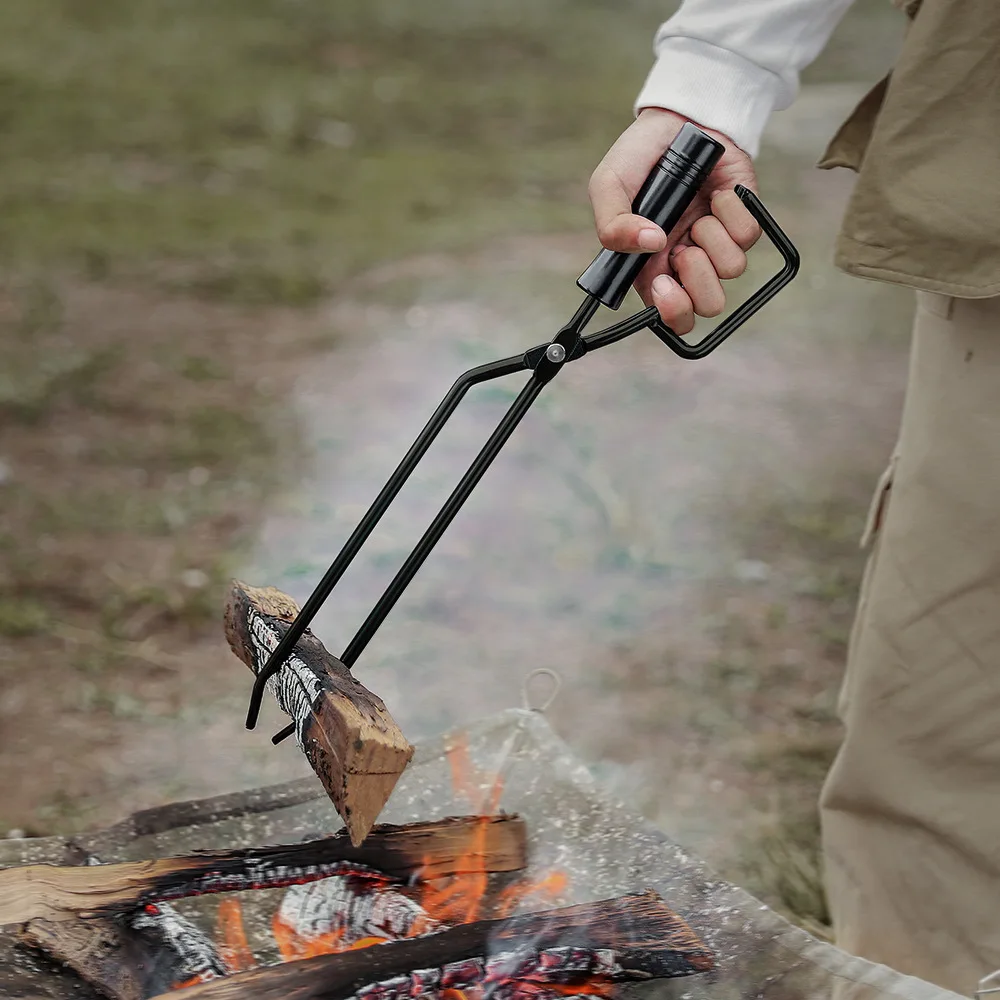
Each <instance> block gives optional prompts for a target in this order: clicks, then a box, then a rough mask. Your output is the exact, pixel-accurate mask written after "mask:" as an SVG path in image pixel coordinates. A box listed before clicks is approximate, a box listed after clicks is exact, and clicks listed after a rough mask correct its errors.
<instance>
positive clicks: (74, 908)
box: [0, 585, 713, 1000]
mask: <svg viewBox="0 0 1000 1000" xmlns="http://www.w3.org/2000/svg"><path fill="white" fill-rule="evenodd" d="M294 612H295V608H294V605H292V604H291V602H290V601H289V600H288V599H287V598H285V597H284V595H281V594H279V593H278V592H276V591H257V590H254V589H252V588H245V587H243V586H242V585H240V586H237V587H235V588H234V591H233V595H232V596H231V599H230V603H229V605H228V606H227V614H226V621H227V634H228V635H229V639H230V644H231V645H232V646H233V648H234V650H235V651H236V652H237V653H238V655H240V657H241V658H242V659H244V661H245V662H247V663H248V664H249V665H250V666H251V667H252V668H254V669H259V667H260V664H261V663H262V662H263V661H264V660H265V659H266V657H267V656H268V654H269V649H270V648H273V645H274V644H275V643H276V642H277V641H278V638H279V637H280V634H281V629H282V627H283V626H285V627H286V626H287V621H288V619H289V617H293V616H294ZM339 668H342V664H339V661H337V660H335V658H333V657H332V656H330V654H329V653H328V652H327V651H326V650H325V649H324V648H323V646H322V644H321V643H319V641H318V640H316V639H315V638H314V637H313V636H311V635H310V634H307V635H306V636H304V637H303V642H302V644H301V645H300V646H296V656H294V657H292V658H291V660H290V661H289V666H288V668H287V669H288V670H289V671H290V673H288V674H287V675H286V676H282V674H279V675H277V676H276V677H275V678H274V684H273V685H272V690H273V692H274V694H275V696H276V698H277V700H278V702H279V705H281V707H283V708H285V709H286V711H287V712H288V714H289V715H291V716H292V718H293V721H295V724H296V727H297V735H298V737H299V745H300V747H301V748H302V749H303V751H304V752H305V753H306V756H307V757H308V758H309V760H310V762H311V763H312V765H313V767H314V769H315V770H316V771H317V774H318V775H319V776H320V778H321V780H322V782H323V786H324V788H325V789H326V791H327V793H328V795H329V796H330V799H331V801H332V802H333V803H334V805H335V807H336V808H337V810H338V812H340V814H341V818H342V819H344V821H345V828H344V829H343V831H341V832H340V833H337V834H334V835H333V836H329V837H324V838H321V839H318V840H310V841H306V842H301V843H297V844H285V845H280V846H265V847H260V848H251V849H241V850H229V851H198V852H195V853H192V854H188V855H180V856H174V857H168V858H159V859H155V860H145V861H129V862H122V863H115V864H103V863H102V860H101V858H100V857H98V856H96V855H95V854H90V855H88V856H87V857H86V858H85V859H83V860H84V863H83V864H80V865H78V866H73V867H60V866H54V865H24V866H20V867H13V868H8V869H4V870H0V925H10V924H17V925H19V926H20V928H21V930H20V940H21V942H22V946H27V947H29V948H32V949H36V950H40V951H43V952H45V953H47V954H48V955H49V956H50V957H52V958H55V959H56V960H58V961H59V962H61V963H63V964H64V965H65V966H68V967H69V968H70V969H72V970H73V971H74V972H76V973H77V974H78V975H79V976H80V977H82V978H83V979H84V980H86V981H87V982H88V983H89V984H90V985H91V986H92V987H94V988H95V989H96V990H98V991H99V992H100V993H101V994H103V995H104V996H106V997H109V998H111V1000H150V998H153V997H170V998H176V1000H187V998H195V997H198V998H210V1000H226V998H229V997H233V998H235V997H237V996H238V997H255V998H256V997H275V998H277V997H288V996H294V997H296V998H316V1000H320V998H324V1000H486V998H487V997H489V998H493V1000H564V998H567V997H576V996H581V997H582V996H595V995H596V996H602V997H612V996H613V995H614V993H615V990H616V989H617V988H618V986H619V984H621V983H624V982H628V981H634V980H645V979H650V978H656V977H673V976H688V975H693V974H697V973H702V972H705V971H707V970H709V969H711V968H712V966H713V957H712V954H711V952H710V951H709V949H708V948H707V947H706V946H705V945H704V944H703V943H702V942H701V941H700V940H699V939H698V937H697V936H696V935H695V934H694V932H693V931H692V930H691V928H690V927H689V926H688V925H687V924H686V923H685V922H684V920H682V919H681V917H679V916H678V915H677V914H675V913H674V912H672V911H671V910H670V909H669V908H668V906H667V905H666V903H665V902H664V901H663V900H662V899H661V898H660V897H659V896H658V895H656V894H655V893H653V892H648V891H647V892H638V893H632V894H627V895H621V896H617V897H612V898H607V899H601V900H597V901H593V902H586V903H576V904H575V905H574V904H573V902H572V901H573V900H574V899H578V898H581V897H582V898H585V897H586V889H587V887H586V886H573V885H572V884H571V879H570V876H569V874H568V873H567V872H566V871H563V870H560V869H558V868H553V869H552V870H549V871H547V872H544V873H542V874H541V875H540V876H539V875H537V874H536V875H533V876H532V877H529V876H528V874H527V868H528V860H529V849H528V842H529V831H528V829H527V825H526V823H525V821H524V820H523V819H522V818H521V817H520V816H518V815H509V814H504V813H503V812H502V811H500V802H501V798H502V793H503V777H502V774H500V773H485V772H483V771H481V770H479V769H477V767H476V766H475V765H474V764H473V761H472V757H471V755H470V753H469V751H468V748H467V746H466V745H465V743H464V742H463V741H462V740H461V739H455V740H454V742H453V744H452V745H451V747H450V749H449V751H448V763H449V766H450V777H451V786H452V787H451V793H450V797H449V798H450V801H452V802H456V803H464V804H465V805H466V806H467V808H468V812H467V814H465V815H459V816H453V817H451V818H448V819H445V820H437V821H428V822H415V823H408V824H404V825H388V824H382V825H374V826H373V825H372V823H373V819H374V817H375V815H377V812H378V811H379V810H380V809H381V807H382V805H384V802H385V799H386V798H388V795H389V794H390V793H391V790H392V787H393V786H394V785H395V783H396V780H397V779H398V777H399V775H400V774H401V773H402V771H403V769H405V766H406V764H407V763H408V762H409V760H410V757H411V756H412V748H411V747H410V746H409V744H408V743H407V742H406V741H405V739H404V738H403V737H402V734H401V733H400V732H399V731H398V728H397V727H396V726H395V723H394V722H393V721H392V719H391V717H390V716H389V714H388V712H387V711H386V709H385V706H384V705H383V704H382V702H381V701H380V700H379V699H378V698H377V696H375V695H373V694H372V693H371V692H369V691H367V690H366V689H365V688H363V687H362V686H361V685H360V684H359V683H358V682H357V681H355V680H354V678H353V677H351V676H350V675H349V673H348V672H347V671H346V668H343V669H339ZM385 765H388V769H386V767H385Z"/></svg>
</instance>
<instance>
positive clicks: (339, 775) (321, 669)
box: [225, 581, 413, 845]
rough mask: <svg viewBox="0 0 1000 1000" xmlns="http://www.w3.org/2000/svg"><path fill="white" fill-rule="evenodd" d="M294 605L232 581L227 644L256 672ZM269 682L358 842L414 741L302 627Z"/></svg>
mask: <svg viewBox="0 0 1000 1000" xmlns="http://www.w3.org/2000/svg"><path fill="white" fill-rule="evenodd" d="M298 611H299V608H298V605H297V604H296V603H295V602H294V601H293V600H292V599H291V598H290V597H288V596H287V595H285V594H283V593H281V591H279V590H276V589H275V588H273V587H264V588H258V587H250V586H248V585H247V584H245V583H240V582H239V581H236V582H234V583H233V586H232V589H231V591H230V594H229V599H228V601H227V602H226V611H225V624H226V638H227V639H228V640H229V645H230V647H231V648H232V650H233V652H234V653H235V654H236V655H237V656H238V657H239V658H240V659H241V660H242V661H243V662H244V663H245V664H246V665H247V666H248V667H250V669H251V670H252V671H253V672H254V673H255V674H257V673H259V672H260V670H261V669H262V668H263V666H264V664H265V663H266V662H267V659H268V657H269V656H270V654H271V652H272V651H273V650H274V648H275V647H276V646H277V644H278V641H279V640H280V638H281V637H282V635H284V633H285V632H286V631H287V630H288V627H289V624H290V623H291V622H292V621H293V619H294V618H295V616H296V615H297V614H298ZM268 687H269V688H270V690H271V692H272V693H273V694H274V696H275V699H276V700H277V702H278V706H279V707H280V708H281V709H282V711H284V712H285V713H286V714H288V715H289V716H291V718H292V722H293V723H294V725H295V734H296V737H297V739H298V744H299V748H300V749H301V750H302V751H303V753H305V755H306V757H307V759H308V760H309V763H310V764H311V765H312V768H313V770H314V771H315V772H316V774H317V775H318V776H319V779H320V781H322V783H323V787H324V788H325V789H326V792H327V795H329V796H330V799H331V801H332V802H333V804H334V806H335V807H336V809H337V812H338V813H340V816H341V818H342V819H343V820H344V823H345V824H346V825H347V830H348V833H349V834H350V836H351V842H352V843H353V844H355V845H358V844H360V843H361V841H362V840H364V838H365V837H366V836H367V834H368V831H369V830H370V829H371V827H372V825H373V824H374V822H375V820H376V819H377V818H378V814H379V813H380V812H381V811H382V808H383V806H384V805H385V804H386V802H387V801H388V799H389V796H390V795H391V794H392V790H393V788H395V786H396V782H397V781H398V780H399V777H400V775H401V774H402V773H403V771H404V770H405V768H406V766H407V764H409V762H410V759H411V758H412V757H413V747H412V746H411V745H410V744H409V742H408V741H407V740H406V738H405V737H404V736H403V734H402V732H400V730H399V727H398V726H397V725H396V723H395V721H393V718H392V716H391V715H390V714H389V712H388V710H387V709H386V707H385V704H384V703H383V701H382V699H381V698H379V697H378V696H377V695H375V694H372V692H371V691H369V690H368V689H367V688H365V687H364V686H363V685H362V684H361V683H360V682H359V681H357V680H355V678H354V677H353V676H352V674H351V672H350V671H349V670H348V669H347V667H345V666H344V664H343V663H341V662H340V660H338V659H337V658H336V657H335V656H333V655H332V654H331V653H330V652H328V650H327V649H326V647H325V646H324V645H323V644H322V643H321V642H320V641H319V639H317V638H316V636H314V635H313V634H312V632H310V631H308V630H307V631H306V633H305V634H304V635H303V636H302V638H301V639H299V641H298V643H296V646H295V650H294V652H293V654H292V656H290V657H289V658H288V660H286V661H285V663H284V664H283V665H282V667H281V670H280V671H278V673H277V674H276V675H275V676H274V677H273V678H272V679H271V680H270V681H269V682H268Z"/></svg>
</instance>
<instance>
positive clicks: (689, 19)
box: [635, 0, 853, 156]
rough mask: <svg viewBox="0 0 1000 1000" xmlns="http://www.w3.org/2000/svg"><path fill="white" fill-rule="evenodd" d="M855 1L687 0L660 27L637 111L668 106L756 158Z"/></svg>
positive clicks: (637, 104)
mask: <svg viewBox="0 0 1000 1000" xmlns="http://www.w3.org/2000/svg"><path fill="white" fill-rule="evenodd" d="M852 3H853V0H684V2H683V3H682V4H681V7H680V9H679V10H678V11H677V13H676V14H675V15H674V16H673V17H672V18H670V20H669V21H667V22H666V23H664V24H662V25H661V26H660V29H659V31H658V32H657V33H656V42H655V51H656V62H655V63H654V64H653V68H652V70H651V71H650V73H649V76H648V77H647V78H646V82H645V84H644V86H643V88H642V91H641V92H640V94H639V96H638V98H637V100H636V104H635V110H636V112H639V111H641V110H642V109H643V108H647V107H657V108H668V109H670V110H671V111H676V112H677V113H678V114H682V115H684V116H686V117H687V118H690V119H692V120H693V121H695V122H697V123H698V124H700V125H704V126H705V127H706V128H711V129H715V130H716V131H718V132H722V133H723V134H724V135H728V136H729V137H730V138H731V139H732V140H733V142H735V143H736V145H737V146H739V147H740V148H741V149H743V150H744V151H745V152H747V153H748V154H749V155H750V156H756V155H757V152H758V150H759V148H760V137H761V134H762V133H763V131H764V126H765V125H766V124H767V120H768V118H769V117H770V115H771V112H772V111H779V110H781V109H782V108H787V107H788V106H789V105H790V104H791V103H792V101H794V100H795V97H796V95H797V94H798V89H799V73H800V71H801V70H802V69H804V68H805V67H806V66H808V65H809V63H811V62H812V61H813V60H814V59H815V58H816V57H817V56H818V55H819V53H820V52H821V51H822V50H823V47H824V46H825V45H826V43H827V41H828V40H829V38H830V35H832V34H833V30H834V28H836V26H837V23H838V22H839V21H840V19H841V18H842V17H843V16H844V14H845V13H846V12H847V9H848V8H849V7H850V6H851V4H852Z"/></svg>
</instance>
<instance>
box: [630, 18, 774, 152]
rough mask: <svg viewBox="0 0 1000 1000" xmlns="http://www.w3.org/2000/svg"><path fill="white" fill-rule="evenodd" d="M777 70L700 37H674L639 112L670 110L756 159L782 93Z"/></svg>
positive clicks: (643, 92) (662, 53)
mask: <svg viewBox="0 0 1000 1000" xmlns="http://www.w3.org/2000/svg"><path fill="white" fill-rule="evenodd" d="M781 88H782V83H781V80H780V79H779V78H778V76H776V75H775V74H774V73H771V72H770V71H768V70H765V69H763V68H762V67H760V66H757V65H756V64H755V63H751V62H750V61H749V60H747V59H744V58H743V57H742V56H738V55H736V53H733V52H730V51H728V50H727V49H722V48H719V47H718V46H715V45H711V44H709V43H708V42H703V41H701V40H700V39H696V38H681V37H669V38H666V39H664V40H663V41H662V42H661V44H660V47H659V52H658V56H657V60H656V62H655V63H654V65H653V68H652V69H651V70H650V72H649V75H648V77H647V78H646V81H645V83H644V85H643V88H642V90H641V91H640V93H639V96H638V97H637V99H636V102H635V111H636V113H637V114H641V113H643V112H645V111H647V110H650V111H652V110H657V111H661V112H664V111H667V109H669V111H670V112H672V113H674V114H676V115H679V116H680V117H681V118H683V119H684V120H685V121H692V122H694V123H695V124H697V125H699V126H700V127H701V128H704V129H705V130H706V131H708V132H710V133H713V132H714V133H719V134H721V135H722V136H724V137H725V138H726V140H727V143H728V144H729V145H735V146H737V147H738V148H739V149H741V150H742V151H743V152H744V153H746V154H747V155H748V156H750V157H751V158H752V157H754V156H756V155H757V153H758V152H759V149H760V137H761V134H762V133H763V131H764V127H765V125H766V124H767V120H768V118H769V117H770V114H771V112H772V111H773V110H774V108H775V105H776V104H777V102H778V100H779V98H780V94H781Z"/></svg>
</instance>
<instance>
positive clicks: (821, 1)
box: [590, 0, 1000, 995]
mask: <svg viewBox="0 0 1000 1000" xmlns="http://www.w3.org/2000/svg"><path fill="white" fill-rule="evenodd" d="M883 2H893V3H894V6H896V7H898V8H901V10H902V13H901V15H900V16H901V18H905V20H903V21H902V22H901V23H902V25H904V26H905V29H904V30H903V32H902V35H903V38H902V44H901V48H900V52H899V54H898V57H897V58H896V60H895V62H894V65H893V68H892V72H891V73H890V74H888V75H887V76H886V78H885V79H883V80H881V81H879V82H878V84H877V85H876V86H875V87H874V88H873V89H872V90H871V91H870V92H869V93H868V94H867V95H866V96H865V98H864V99H863V100H862V101H861V102H860V104H859V105H858V106H857V107H856V108H855V110H854V111H853V113H852V114H851V115H850V117H849V118H848V119H847V121H846V122H845V123H844V124H843V125H842V126H841V128H840V129H839V130H838V131H837V133H836V134H835V135H834V136H833V138H832V140H831V142H830V145H829V147H828V149H827V152H826V154H825V156H824V158H823V160H822V161H821V163H820V166H822V167H826V168H829V167H834V166H845V167H849V168H851V169H853V170H855V171H856V172H857V178H856V182H855V186H854V188H853V191H852V194H851V197H850V199H849V202H848V205H847V208H846V211H845V215H844V219H843V222H842V226H841V230H840V233H839V234H838V237H837V241H836V248H835V256H834V260H835V263H836V265H837V266H838V267H840V268H841V269H843V270H845V271H846V272H847V273H849V274H852V275H855V276H858V277H862V278H869V279H874V280H880V281H886V282H893V283H896V284H901V285H905V286H909V287H911V288H913V289H914V290H915V297H916V308H915V316H914V323H913V333H912V346H911V356H910V364H909V375H908V383H907V390H906V397H905V402H904V406H903V412H902V417H901V423H900V431H899V436H898V439H897V443H896V447H895V448H894V450H893V452H892V455H891V457H890V460H889V462H888V467H887V468H886V470H885V473H884V474H883V476H882V478H881V481H880V482H879V483H878V485H877V488H876V491H875V497H874V499H873V501H872V506H871V511H870V514H869V519H868V527H867V529H866V532H865V538H864V539H863V543H864V544H865V545H866V546H867V547H868V548H869V555H868V560H867V565H866V569H865V574H864V578H863V581H862V585H861V592H860V596H859V601H858V608H857V615H856V619H855V622H854V626H853V630H852V634H851V637H850V643H849V651H848V662H847V668H846V672H845V677H844V682H843V686H842V689H841V694H840V701H839V706H838V707H839V713H840V716H841V719H842V721H843V723H844V737H843V741H842V745H841V748H840V750H839V753H838V755H837V758H836V760H835V762H834V764H833V767H832V769H831V771H830V773H829V775H828V778H827V780H826V783H825V786H824V788H823V791H822V794H821V799H820V810H821V818H822V828H823V853H824V865H825V871H826V881H827V888H828V896H829V902H830V910H831V917H832V921H833V925H834V933H835V936H836V941H837V943H838V944H839V945H840V946H841V947H843V948H844V949H845V950H847V951H850V952H852V953H854V954H856V955H859V956H861V957H864V958H867V959H870V960H872V961H874V962H878V963H882V964H885V965H888V966H890V967H892V968H894V969H896V970H898V971H900V972H903V973H906V974H909V975H914V976H917V977H920V978H922V979H924V980H927V981H930V982H932V983H936V984H938V985H940V986H942V987H945V988H947V989H950V990H953V991H955V992H956V993H959V994H964V995H971V994H973V993H974V992H975V991H976V989H977V987H978V984H979V982H980V980H981V978H983V977H985V976H987V975H990V974H991V973H993V972H994V971H995V970H996V969H998V968H1000V184H997V164H998V163H1000V148H998V146H1000V139H998V136H1000V127H998V126H1000V3H997V2H996V0H923V2H922V3H921V2H920V0H883ZM850 3H851V0H685V2H684V3H682V5H681V7H680V9H679V10H678V11H677V12H676V14H675V15H674V16H673V17H671V18H670V19H669V20H668V21H666V23H665V24H663V25H662V26H661V27H660V29H659V31H658V33H657V36H656V43H655V48H656V60H655V62H654V64H653V67H652V69H651V70H650V72H649V75H648V78H647V79H646V81H645V84H644V85H643V87H642V90H641V93H640V94H639V96H638V99H637V101H636V107H635V111H636V115H635V118H634V121H633V122H632V123H631V125H630V126H629V127H628V128H627V129H626V130H625V132H624V133H623V134H622V135H621V137H620V138H619V139H618V140H617V141H616V142H615V143H614V145H613V146H612V147H611V149H610V150H609V151H608V153H607V155H606V156H605V157H604V159H603V160H602V162H601V163H600V164H599V165H598V167H597V168H596V170H595V171H594V173H593V176H592V178H591V182H590V197H591V202H592V207H593V212H594V219H595V223H596V228H597V231H598V235H599V237H600V240H601V242H602V244H603V245H604V246H606V247H608V248H610V249H613V250H620V251H628V252H636V251H643V252H651V253H652V256H651V258H650V260H649V262H648V263H647V265H646V267H645V268H644V270H643V271H642V273H641V274H640V276H639V278H638V280H637V281H636V288H637V290H638V291H639V293H640V294H641V295H642V297H643V298H644V300H645V301H646V303H647V304H655V305H656V307H657V309H658V310H659V312H660V314H661V315H662V317H663V319H664V321H665V322H666V323H667V324H669V325H670V326H672V327H673V328H674V329H675V330H676V331H677V332H679V333H687V332H689V331H690V330H691V329H692V327H693V325H694V321H695V317H696V316H715V315H717V314H718V313H719V312H721V311H722V309H723V308H724V305H725V290H724V282H725V281H726V280H727V279H730V278H733V277H736V276H738V275H739V274H740V273H741V272H742V271H743V269H744V267H745V266H746V252H747V250H748V249H749V248H750V247H751V246H752V245H753V243H754V241H755V240H756V239H757V237H758V235H759V233H758V230H757V227H756V224H755V223H754V221H753V219H752V218H751V217H750V215H749V213H748V212H747V211H746V209H745V208H744V207H743V205H742V203H741V202H740V201H739V200H738V199H737V198H736V196H735V194H734V193H733V191H732V188H733V186H734V185H735V184H736V183H742V184H744V185H747V186H749V187H751V188H752V189H756V179H755V175H754V158H755V156H756V154H757V152H758V147H759V144H760V138H761V134H762V132H763V130H764V127H765V125H766V122H767V120H768V118H769V116H770V115H771V113H772V112H773V111H776V110H780V109H782V108H784V107H787V106H788V105H789V104H791V102H792V101H793V100H794V98H795V97H796V94H797V90H798V86H799V73H800V72H801V71H802V69H803V68H804V67H806V66H807V65H808V64H809V63H810V62H811V61H812V60H813V59H815V58H816V56H817V55H818V54H819V53H820V52H821V51H822V49H823V47H824V46H825V44H826V42H827V40H828V39H829V37H830V35H831V34H832V32H833V30H834V28H835V27H836V25H837V23H838V22H839V20H840V18H841V17H842V16H843V15H844V13H845V12H846V11H847V9H848V7H849V6H850ZM685 121H692V122H694V123H695V124H697V125H699V126H701V127H702V128H704V129H705V130H706V131H708V132H709V133H710V134H712V135H714V136H715V137H716V138H718V139H719V140H720V141H722V142H723V143H724V144H725V146H726V152H725V154H724V156H723V157H722V159H721V160H720V161H719V164H718V166H717V167H716V168H715V170H714V172H713V173H712V174H711V175H710V177H709V179H708V182H707V184H706V186H705V188H704V190H703V194H702V196H700V197H699V199H698V201H696V203H694V204H693V205H692V207H691V209H690V210H689V212H688V214H687V215H686V216H685V217H684V219H682V221H681V223H680V224H679V225H678V227H677V228H676V229H675V231H674V232H673V233H671V234H666V233H663V232H662V231H661V230H660V229H658V227H656V226H654V225H651V224H650V223H649V222H648V221H646V220H644V219H642V218H640V217H638V216H636V215H634V214H632V212H631V199H632V197H633V196H634V195H635V193H636V191H637V189H638V187H639V185H640V184H641V182H642V180H643V179H644V178H645V176H646V174H647V172H648V171H649V170H650V168H651V167H652V165H653V163H654V162H655V161H656V159H657V158H658V157H659V156H660V155H661V153H662V151H663V149H664V148H665V147H666V146H667V145H669V143H670V141H671V139H672V138H673V137H674V135H675V134H676V133H677V131H678V130H679V128H680V127H681V125H682V124H683V123H684V122H685ZM859 391H860V392H865V391H875V390H874V389H868V390H866V389H865V388H864V387H863V386H861V387H859Z"/></svg>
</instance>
